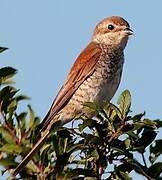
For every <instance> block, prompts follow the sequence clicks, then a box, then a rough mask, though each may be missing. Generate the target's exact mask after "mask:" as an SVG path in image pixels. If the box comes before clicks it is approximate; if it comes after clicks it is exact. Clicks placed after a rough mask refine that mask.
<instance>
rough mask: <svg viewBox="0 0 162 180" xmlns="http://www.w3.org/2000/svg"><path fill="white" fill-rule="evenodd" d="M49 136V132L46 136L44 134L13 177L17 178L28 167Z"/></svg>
mask: <svg viewBox="0 0 162 180" xmlns="http://www.w3.org/2000/svg"><path fill="white" fill-rule="evenodd" d="M49 134H50V131H49V130H48V131H47V132H46V133H45V134H43V136H42V137H41V138H40V140H39V141H38V142H37V143H36V144H35V145H34V147H33V148H32V150H31V151H30V152H29V153H28V154H27V156H26V157H25V158H24V159H23V160H22V162H21V163H20V164H19V165H18V166H17V167H16V169H15V170H14V172H13V176H16V175H17V174H18V173H19V172H20V171H21V170H22V169H23V168H24V167H25V166H26V165H27V163H28V162H29V161H30V160H31V158H32V157H33V155H34V154H35V153H36V151H38V150H39V149H40V148H41V147H42V146H43V144H44V143H45V141H46V139H47V137H48V136H49Z"/></svg>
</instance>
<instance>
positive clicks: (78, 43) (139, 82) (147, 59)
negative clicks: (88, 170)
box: [0, 0, 162, 134]
mask: <svg viewBox="0 0 162 180" xmlns="http://www.w3.org/2000/svg"><path fill="white" fill-rule="evenodd" d="M112 15H119V16H122V17H124V18H125V19H126V20H127V21H128V22H129V23H130V25H131V28H132V29H133V30H134V32H135V33H134V34H135V35H134V36H132V37H131V38H130V41H129V43H128V46H127V48H126V50H125V64H124V72H123V77H122V82H121V85H120V87H119V89H118V92H117V93H116V95H115V97H114V98H113V102H116V99H117V97H118V95H119V94H120V93H121V92H122V91H123V90H124V89H129V90H130V91H131V93H132V99H133V104H132V110H133V113H139V112H143V111H146V116H147V117H150V118H153V119H156V118H162V112H161V101H162V96H161V93H162V81H161V79H162V70H161V69H162V47H161V44H162V1H161V0H156V1H148V0H142V1H140V0H136V1H130V0H123V1H119V0H111V1H110V0H80V1H79V0H44V1H43V0H27V1H22V0H0V17H1V18H0V21H1V23H0V24H1V27H0V46H5V47H8V48H10V49H9V50H8V51H6V52H5V53H3V54H1V55H0V66H1V67H2V66H12V67H14V68H16V69H18V74H17V75H16V78H15V79H16V87H17V88H19V89H21V92H22V93H24V94H26V95H28V96H30V97H31V98H32V100H31V101H30V102H28V103H30V104H32V107H33V108H34V110H35V112H36V114H37V115H38V116H40V117H41V118H43V116H44V115H45V114H46V112H47V111H48V109H49V107H50V105H51V103H52V101H53V98H54V97H55V96H56V94H57V91H58V90H59V88H60V86H61V85H62V83H63V82H64V79H65V77H66V74H67V72H68V70H69V68H70V67H71V65H72V63H73V62H74V60H75V58H76V57H77V56H78V54H79V53H80V51H81V50H82V49H83V48H84V47H85V46H86V45H87V43H88V42H89V40H90V38H91V35H92V30H93V29H94V27H95V25H96V23H97V22H98V21H100V20H101V19H103V18H105V17H107V16H112ZM161 134H162V133H161Z"/></svg>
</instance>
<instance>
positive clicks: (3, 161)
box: [0, 158, 17, 168]
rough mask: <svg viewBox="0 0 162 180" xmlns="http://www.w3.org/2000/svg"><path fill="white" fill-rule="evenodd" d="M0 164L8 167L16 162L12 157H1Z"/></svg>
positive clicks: (13, 165)
mask: <svg viewBox="0 0 162 180" xmlns="http://www.w3.org/2000/svg"><path fill="white" fill-rule="evenodd" d="M0 165H1V166H3V167H5V168H9V167H15V166H16V165H17V163H16V162H15V161H14V160H13V159H10V158H2V159H0Z"/></svg>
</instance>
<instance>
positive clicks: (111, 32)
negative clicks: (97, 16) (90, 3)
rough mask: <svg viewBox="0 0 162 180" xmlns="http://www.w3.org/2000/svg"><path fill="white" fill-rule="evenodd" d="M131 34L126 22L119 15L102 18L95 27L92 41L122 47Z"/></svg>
mask: <svg viewBox="0 0 162 180" xmlns="http://www.w3.org/2000/svg"><path fill="white" fill-rule="evenodd" d="M132 34H133V31H132V30H131V29H130V26H129V24H128V22H127V21H126V20H125V19H123V18H122V17H119V16H111V17H108V18H105V19H104V20H102V21H101V22H100V23H99V24H98V25H97V26H96V28H95V30H94V33H93V37H92V41H94V42H97V43H102V44H105V45H109V46H112V47H114V46H115V47H119V48H122V49H124V48H125V46H126V44H127V41H128V37H129V36H130V35H132Z"/></svg>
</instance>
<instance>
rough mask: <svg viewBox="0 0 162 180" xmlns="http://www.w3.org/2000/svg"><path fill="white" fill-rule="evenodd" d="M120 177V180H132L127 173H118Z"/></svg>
mask: <svg viewBox="0 0 162 180" xmlns="http://www.w3.org/2000/svg"><path fill="white" fill-rule="evenodd" d="M120 175H121V177H122V180H132V178H131V177H130V176H129V174H128V173H126V172H122V171H120Z"/></svg>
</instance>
